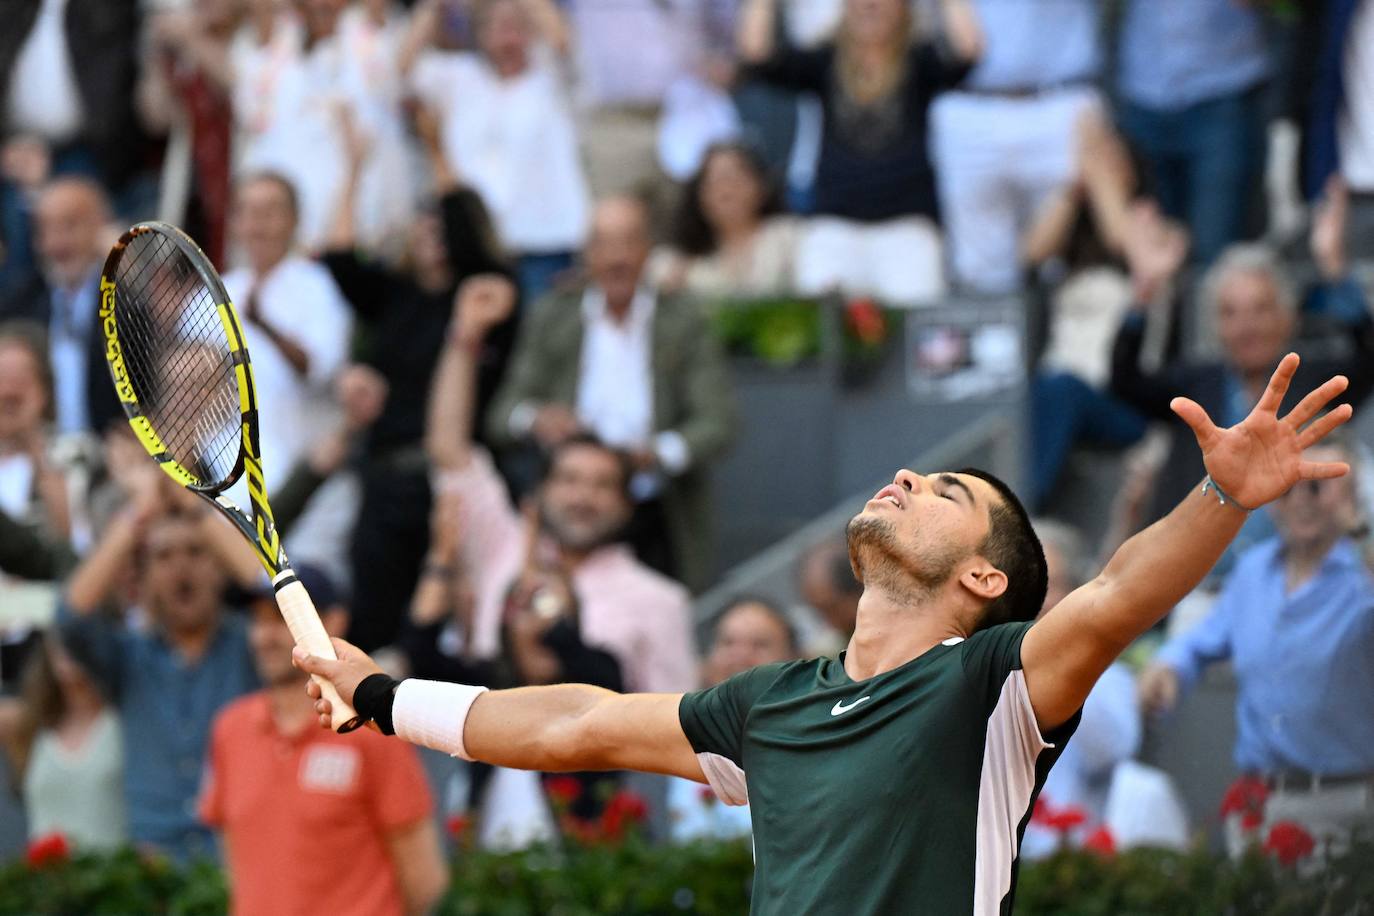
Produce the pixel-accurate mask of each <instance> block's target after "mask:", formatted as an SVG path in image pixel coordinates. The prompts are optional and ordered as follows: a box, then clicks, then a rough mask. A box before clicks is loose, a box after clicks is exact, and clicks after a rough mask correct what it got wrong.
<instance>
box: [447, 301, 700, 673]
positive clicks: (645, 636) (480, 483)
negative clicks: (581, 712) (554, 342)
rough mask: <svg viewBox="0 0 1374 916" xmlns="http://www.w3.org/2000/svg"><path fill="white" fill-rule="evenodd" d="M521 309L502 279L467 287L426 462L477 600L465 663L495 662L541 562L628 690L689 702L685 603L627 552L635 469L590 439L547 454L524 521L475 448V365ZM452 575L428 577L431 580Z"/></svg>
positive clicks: (692, 661) (673, 586)
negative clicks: (521, 590)
mask: <svg viewBox="0 0 1374 916" xmlns="http://www.w3.org/2000/svg"><path fill="white" fill-rule="evenodd" d="M514 303H515V288H514V286H513V285H512V284H511V283H510V282H509V281H507V280H506V279H505V278H503V277H499V276H494V275H488V276H478V277H473V278H471V279H469V280H468V281H467V282H465V283H464V284H463V286H462V287H461V288H460V289H459V291H458V295H457V296H456V297H455V301H454V315H453V319H452V321H451V323H450V325H449V332H448V335H449V336H448V341H447V343H446V345H445V348H444V353H443V356H442V357H441V358H440V362H439V368H438V371H437V373H436V374H435V378H434V385H433V389H432V392H431V395H430V403H429V420H428V424H427V430H426V450H427V451H428V453H429V457H430V461H431V463H432V465H433V466H434V468H435V470H436V472H437V481H436V488H437V489H439V490H451V491H453V492H455V493H456V494H457V496H458V503H459V505H460V508H459V509H458V511H457V512H456V513H455V514H456V519H455V522H454V523H455V524H456V525H457V526H458V531H459V538H460V540H461V541H462V544H463V549H462V553H463V555H464V557H465V558H466V563H467V567H468V569H467V573H468V575H469V578H470V583H471V589H472V593H473V597H474V601H473V610H472V613H471V619H470V623H469V625H468V627H467V632H466V633H464V634H463V643H464V645H463V650H462V651H463V653H464V654H465V655H468V656H470V657H475V658H485V657H490V656H493V655H496V654H497V652H498V651H499V648H500V645H499V644H500V630H501V609H502V607H503V605H504V603H505V598H506V595H507V592H508V591H509V590H510V588H511V586H512V584H513V583H515V582H516V580H517V579H519V578H520V577H521V576H522V573H524V571H525V570H526V568H527V566H528V565H529V564H530V563H531V562H533V563H534V564H537V565H539V566H543V567H544V568H547V569H550V570H558V571H561V572H562V573H564V574H565V575H566V576H567V577H568V579H569V581H570V582H571V584H572V589H573V592H574V593H575V596H576V599H577V602H578V606H579V608H580V616H579V620H580V626H581V636H582V639H583V641H584V642H585V643H586V644H587V645H588V646H594V647H597V648H602V649H605V650H607V651H609V652H610V653H611V654H613V655H614V656H615V657H616V659H617V660H618V661H619V662H620V666H621V669H622V672H623V674H624V680H625V688H626V689H627V690H632V691H647V692H651V693H659V692H676V691H682V690H690V689H692V688H693V687H694V686H695V684H696V682H697V668H696V654H695V643H694V641H693V637H692V630H691V613H690V607H689V598H688V594H687V591H686V590H685V589H684V588H682V586H680V585H678V584H677V583H676V582H674V581H672V580H671V579H668V578H667V577H666V576H663V575H661V574H659V573H657V572H654V571H653V570H651V569H650V568H649V567H647V566H645V565H644V564H643V563H641V562H639V560H638V559H636V558H635V555H634V552H633V551H632V550H631V549H630V548H629V546H627V545H626V544H625V543H623V542H622V540H621V534H622V532H623V530H624V528H625V525H626V524H627V523H628V522H629V519H630V515H631V513H632V511H633V501H632V499H631V497H630V493H629V483H630V479H631V477H632V476H633V469H632V467H631V465H630V463H629V460H628V459H627V457H626V456H624V455H623V454H621V453H620V452H618V451H616V450H615V449H612V448H610V447H609V446H607V445H605V444H604V443H602V442H600V441H599V440H597V439H595V438H594V437H591V436H586V435H579V436H574V437H572V438H570V439H568V440H566V441H565V442H563V443H562V444H561V445H559V446H558V447H556V448H555V449H553V451H552V453H551V454H550V457H549V468H548V473H547V476H546V477H545V479H544V480H543V482H542V483H541V484H540V486H539V488H538V490H537V492H536V494H535V495H534V498H533V502H534V505H533V507H532V510H531V512H532V513H533V514H531V515H529V516H527V518H528V521H522V518H521V514H520V513H519V512H518V511H517V510H516V508H515V507H514V506H513V505H512V504H511V500H510V497H509V495H508V494H507V491H506V487H505V484H504V483H503V482H502V480H501V478H500V477H499V476H498V475H497V473H496V470H495V468H494V467H493V464H492V461H491V457H490V456H489V455H488V454H487V453H486V451H485V450H483V449H481V448H479V447H475V446H474V445H473V444H472V441H471V440H472V414H473V389H474V377H475V376H474V373H475V361H474V358H473V357H474V354H475V353H477V352H478V349H479V348H480V346H481V343H482V340H483V338H484V337H485V335H486V333H487V332H488V331H489V330H490V329H491V328H493V327H495V326H496V325H497V324H499V323H500V322H501V321H503V320H504V319H505V317H506V316H507V315H509V314H510V312H511V310H512V308H514ZM531 539H533V543H531ZM530 558H532V560H531V559H530ZM452 573H453V570H450V569H447V568H444V567H442V566H432V565H428V566H427V567H426V570H425V573H424V574H425V575H426V576H431V575H437V576H446V575H451V574H452ZM535 606H536V608H537V607H538V605H537V603H536V605H535Z"/></svg>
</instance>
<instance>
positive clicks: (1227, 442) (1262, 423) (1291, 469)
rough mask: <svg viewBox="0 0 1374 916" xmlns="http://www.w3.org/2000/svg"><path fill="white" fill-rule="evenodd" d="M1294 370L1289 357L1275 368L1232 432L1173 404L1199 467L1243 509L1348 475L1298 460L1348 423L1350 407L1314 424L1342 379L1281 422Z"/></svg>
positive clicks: (1181, 402)
mask: <svg viewBox="0 0 1374 916" xmlns="http://www.w3.org/2000/svg"><path fill="white" fill-rule="evenodd" d="M1297 369H1298V355H1297V354H1296V353H1289V354H1288V355H1287V356H1285V357H1284V358H1283V360H1282V361H1281V362H1280V363H1279V367H1278V369H1277V370H1275V372H1274V375H1273V377H1272V378H1270V380H1269V387H1267V388H1266V389H1265V391H1264V395H1263V396H1262V397H1261V398H1260V400H1259V403H1258V404H1256V405H1255V409H1254V410H1252V411H1250V415H1249V416H1248V417H1246V418H1245V419H1244V420H1243V421H1241V422H1240V423H1238V424H1237V425H1235V426H1233V427H1231V428H1230V429H1220V428H1218V427H1217V426H1216V424H1214V423H1213V422H1212V420H1211V418H1210V417H1208V416H1207V411H1205V410H1203V409H1202V407H1201V406H1200V405H1199V404H1197V403H1196V402H1195V401H1190V400H1189V399H1188V398H1174V400H1173V403H1172V404H1171V405H1170V407H1172V409H1173V411H1174V413H1176V414H1178V415H1179V416H1180V417H1181V418H1182V419H1183V421H1184V422H1185V423H1187V424H1188V426H1189V427H1191V428H1192V430H1193V435H1195V436H1197V442H1198V445H1199V446H1200V447H1201V448H1202V460H1203V463H1204V464H1205V465H1206V466H1207V473H1208V474H1210V475H1211V476H1212V480H1213V481H1215V482H1216V485H1217V486H1218V487H1220V488H1221V489H1222V490H1223V491H1224V492H1225V493H1226V494H1227V495H1228V496H1230V497H1231V499H1233V500H1234V501H1235V502H1237V503H1239V504H1240V505H1241V506H1243V507H1246V508H1250V509H1258V508H1259V507H1260V506H1262V505H1264V504H1265V503H1267V502H1271V501H1272V500H1275V499H1277V498H1278V497H1280V496H1282V495H1283V494H1284V493H1287V492H1288V490H1289V488H1290V487H1292V486H1293V484H1295V483H1297V482H1298V481H1299V480H1320V479H1323V478H1327V477H1340V476H1342V475H1344V474H1345V473H1347V472H1348V471H1349V470H1350V466H1349V465H1348V464H1346V463H1345V462H1344V461H1326V462H1317V461H1304V460H1303V458H1302V453H1303V451H1304V450H1305V449H1309V448H1311V447H1312V446H1314V445H1316V444H1317V443H1318V442H1320V441H1321V440H1322V439H1324V438H1325V437H1326V436H1327V435H1328V434H1329V433H1330V432H1331V431H1332V430H1333V429H1335V428H1336V427H1338V426H1340V425H1341V424H1342V423H1344V422H1345V421H1346V420H1349V419H1350V415H1351V413H1352V410H1351V407H1350V405H1349V404H1342V405H1340V406H1339V407H1337V408H1335V409H1334V410H1331V411H1330V412H1328V413H1327V414H1325V415H1324V416H1322V417H1320V418H1318V419H1316V420H1313V418H1314V417H1317V414H1319V413H1320V412H1321V411H1322V410H1323V409H1324V408H1325V407H1326V406H1327V405H1328V404H1330V403H1331V402H1332V401H1333V400H1335V399H1336V398H1337V397H1338V396H1339V395H1340V394H1341V392H1343V391H1345V388H1346V385H1347V381H1346V378H1345V376H1343V375H1338V376H1336V377H1335V378H1333V379H1330V380H1329V381H1327V382H1326V384H1324V385H1322V386H1321V387H1319V388H1317V389H1315V390H1313V391H1311V392H1308V394H1307V396H1306V397H1304V398H1303V399H1302V400H1301V401H1300V402H1299V403H1298V406H1296V407H1294V408H1293V409H1292V411H1290V412H1289V414H1288V415H1287V416H1286V417H1282V418H1281V417H1279V415H1278V410H1279V405H1280V404H1282V403H1283V397H1284V395H1285V394H1287V393H1288V385H1289V383H1290V382H1292V380H1293V373H1294V372H1296V371H1297Z"/></svg>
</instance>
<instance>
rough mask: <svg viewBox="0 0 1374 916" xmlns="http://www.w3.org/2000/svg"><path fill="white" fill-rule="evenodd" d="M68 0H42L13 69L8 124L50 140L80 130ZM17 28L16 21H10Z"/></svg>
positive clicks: (17, 129)
mask: <svg viewBox="0 0 1374 916" xmlns="http://www.w3.org/2000/svg"><path fill="white" fill-rule="evenodd" d="M66 18H67V0H43V5H42V6H41V7H39V9H38V18H37V19H35V20H34V23H33V29H32V30H31V31H30V32H29V34H28V36H27V37H26V38H25V39H24V44H23V45H22V46H21V47H20V49H19V56H18V57H16V58H15V61H14V69H13V70H12V71H10V94H9V95H10V97H9V99H8V100H7V101H8V104H7V112H8V115H9V118H8V121H9V129H10V131H11V132H13V133H24V134H36V135H38V136H39V137H42V138H43V139H44V140H48V141H50V142H61V141H63V140H70V139H71V138H72V137H74V136H75V135H76V134H77V132H78V131H80V130H81V120H82V113H81V93H80V91H79V89H78V87H77V85H76V71H75V70H74V69H73V68H72V53H71V49H70V48H69V47H68V46H67V30H66ZM6 28H13V25H9V24H7V25H6Z"/></svg>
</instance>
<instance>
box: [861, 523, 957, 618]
mask: <svg viewBox="0 0 1374 916" xmlns="http://www.w3.org/2000/svg"><path fill="white" fill-rule="evenodd" d="M845 538H846V540H847V541H848V544H849V563H850V565H851V566H853V567H854V572H855V574H856V575H857V576H858V577H859V581H860V582H862V583H863V585H864V587H865V588H868V587H873V588H876V589H880V590H882V591H886V592H890V593H891V594H893V595H897V596H899V597H901V598H902V600H904V601H908V602H916V601H919V600H921V599H923V598H926V597H929V596H930V595H931V594H933V593H934V591H935V590H936V589H937V588H938V587H939V586H941V585H943V584H944V583H945V580H947V579H948V578H949V576H950V573H952V572H953V571H954V567H955V566H956V565H957V564H958V561H959V558H958V557H957V556H955V555H954V554H953V552H951V551H944V552H942V553H941V554H940V555H939V556H935V557H927V558H922V559H923V560H924V562H923V563H921V565H920V566H919V567H914V566H913V565H912V564H911V562H910V561H909V560H907V559H905V558H903V556H902V554H901V551H900V549H899V547H900V542H899V541H898V539H897V532H896V531H895V530H894V529H893V527H892V524H891V523H890V522H888V521H886V520H884V519H881V518H875V517H874V516H871V515H856V516H854V518H852V519H850V520H849V524H848V525H846V526H845Z"/></svg>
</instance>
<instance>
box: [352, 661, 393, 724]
mask: <svg viewBox="0 0 1374 916" xmlns="http://www.w3.org/2000/svg"><path fill="white" fill-rule="evenodd" d="M400 684H401V682H400V681H398V680H396V679H395V678H394V677H391V676H389V675H386V674H380V673H379V674H369V675H368V676H367V677H365V678H363V680H362V683H361V684H359V685H358V689H357V690H354V691H353V708H354V709H356V710H357V711H358V715H360V716H362V717H363V718H364V719H371V720H372V721H373V722H376V723H377V727H378V728H380V729H381V730H382V734H384V735H394V734H396V726H394V725H393V724H392V722H391V706H392V704H393V703H394V702H395V701H396V688H397V687H399V686H400Z"/></svg>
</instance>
